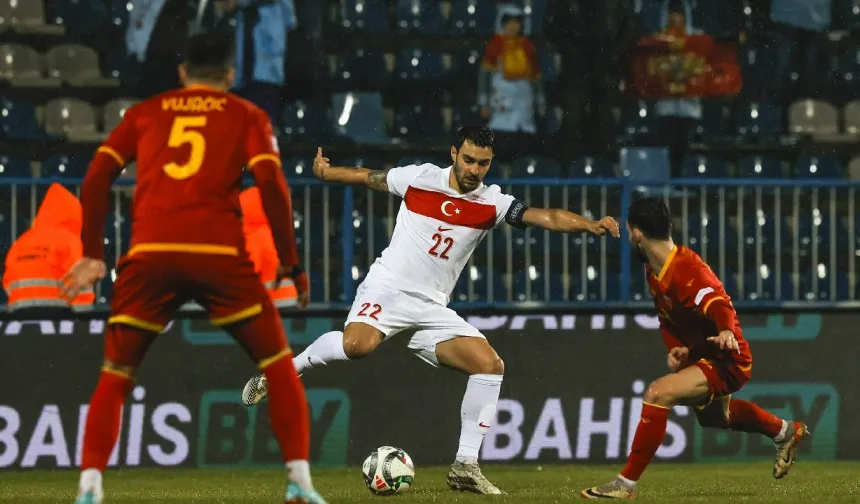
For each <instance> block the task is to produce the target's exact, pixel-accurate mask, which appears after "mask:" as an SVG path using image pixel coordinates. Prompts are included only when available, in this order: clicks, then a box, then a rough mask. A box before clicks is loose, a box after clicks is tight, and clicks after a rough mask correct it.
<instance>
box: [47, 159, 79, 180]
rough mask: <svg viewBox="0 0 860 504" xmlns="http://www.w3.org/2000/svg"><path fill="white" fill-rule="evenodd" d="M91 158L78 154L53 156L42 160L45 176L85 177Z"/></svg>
mask: <svg viewBox="0 0 860 504" xmlns="http://www.w3.org/2000/svg"><path fill="white" fill-rule="evenodd" d="M88 167H89V159H86V158H82V157H78V156H63V155H57V156H51V157H49V158H48V159H46V160H44V161H42V176H43V177H61V178H62V177H68V178H83V177H84V176H85V175H86V174H87V168H88Z"/></svg>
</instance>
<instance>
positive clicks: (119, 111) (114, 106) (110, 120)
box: [102, 98, 136, 131]
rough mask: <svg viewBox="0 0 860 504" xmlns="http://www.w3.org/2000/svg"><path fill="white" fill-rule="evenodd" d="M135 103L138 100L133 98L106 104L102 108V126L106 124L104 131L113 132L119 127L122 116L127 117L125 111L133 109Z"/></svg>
mask: <svg viewBox="0 0 860 504" xmlns="http://www.w3.org/2000/svg"><path fill="white" fill-rule="evenodd" d="M135 103H136V100H133V99H131V98H117V99H115V100H111V101H109V102H107V103H105V105H104V107H103V108H102V124H104V131H113V129H114V128H116V127H117V126H118V125H119V123H120V121H122V116H123V115H125V111H126V110H128V109H129V108H131V106H132V105H134V104H135Z"/></svg>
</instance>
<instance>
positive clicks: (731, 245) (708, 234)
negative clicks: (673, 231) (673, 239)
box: [678, 214, 738, 262]
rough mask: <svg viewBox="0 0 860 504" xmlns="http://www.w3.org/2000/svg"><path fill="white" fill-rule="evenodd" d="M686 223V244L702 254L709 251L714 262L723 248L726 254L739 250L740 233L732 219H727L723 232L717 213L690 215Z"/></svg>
mask: <svg viewBox="0 0 860 504" xmlns="http://www.w3.org/2000/svg"><path fill="white" fill-rule="evenodd" d="M686 224H687V227H686V234H687V240H686V242H685V244H686V245H687V246H689V247H690V248H691V249H693V250H695V251H696V252H698V253H699V254H700V255H701V254H703V253H707V255H708V257H709V259H710V260H711V261H712V262H714V260H715V259H718V258H719V255H720V251H721V250H724V251H725V253H726V254H731V253H735V252H736V251H737V244H738V233H737V230H736V229H735V228H734V226H733V225H732V222H731V220H730V219H725V221H724V223H723V226H724V228H723V230H724V232H723V233H720V222H719V218H718V216H715V215H714V216H709V215H698V214H697V215H690V216H688V217H687V223H686ZM683 231H684V230H681V232H680V233H678V236H679V237H681V238H683V236H684V232H683ZM721 240H722V244H721Z"/></svg>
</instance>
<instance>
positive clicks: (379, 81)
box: [333, 49, 389, 91]
mask: <svg viewBox="0 0 860 504" xmlns="http://www.w3.org/2000/svg"><path fill="white" fill-rule="evenodd" d="M388 77H389V74H388V69H387V68H386V66H385V57H384V55H383V54H382V53H378V52H374V51H368V50H365V49H354V50H348V51H344V52H342V53H340V55H338V59H337V68H336V69H335V73H334V76H333V78H334V80H336V81H338V82H340V83H341V84H342V85H343V86H348V89H350V90H351V91H358V90H362V89H379V88H381V87H383V86H384V85H385V83H386V82H387V80H388Z"/></svg>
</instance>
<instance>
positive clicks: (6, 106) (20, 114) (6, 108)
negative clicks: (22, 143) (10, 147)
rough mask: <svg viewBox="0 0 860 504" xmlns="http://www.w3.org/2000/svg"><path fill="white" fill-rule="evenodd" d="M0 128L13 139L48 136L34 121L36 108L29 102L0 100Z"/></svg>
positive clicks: (38, 138)
mask: <svg viewBox="0 0 860 504" xmlns="http://www.w3.org/2000/svg"><path fill="white" fill-rule="evenodd" d="M0 129H2V130H3V134H4V135H5V136H6V137H8V138H11V139H14V140H42V139H46V138H49V137H50V136H49V135H46V134H45V133H44V132H43V131H42V130H41V128H39V124H38V123H37V122H36V109H35V108H33V106H32V105H30V104H29V103H24V102H16V101H10V100H2V109H0Z"/></svg>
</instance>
